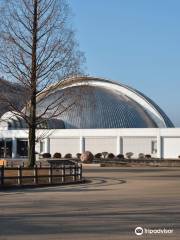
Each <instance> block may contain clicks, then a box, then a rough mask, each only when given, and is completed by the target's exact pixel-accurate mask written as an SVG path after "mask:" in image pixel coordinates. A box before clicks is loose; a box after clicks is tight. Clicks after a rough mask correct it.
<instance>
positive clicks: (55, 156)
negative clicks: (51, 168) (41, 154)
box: [53, 152, 61, 158]
mask: <svg viewBox="0 0 180 240" xmlns="http://www.w3.org/2000/svg"><path fill="white" fill-rule="evenodd" d="M53 158H61V153H58V152H56V153H55V154H54V155H53Z"/></svg>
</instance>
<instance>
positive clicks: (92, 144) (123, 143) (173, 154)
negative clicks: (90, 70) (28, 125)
mask: <svg viewBox="0 0 180 240" xmlns="http://www.w3.org/2000/svg"><path fill="white" fill-rule="evenodd" d="M37 132H38V134H40V135H41V134H42V133H43V132H44V130H38V131H37ZM15 138H16V139H17V140H18V139H28V131H26V130H3V131H0V139H15ZM48 138H49V139H50V141H49V140H48ZM87 139H89V140H87ZM85 140H87V141H86V146H85ZM151 140H156V141H157V157H159V158H161V157H164V158H178V156H179V155H180V128H146V129H145V128H141V129H140V128H139V129H57V130H54V129H53V131H52V132H50V133H49V135H48V136H47V138H46V139H44V140H43V141H44V142H46V144H45V145H46V150H45V151H48V148H49V151H50V153H51V154H54V153H55V152H60V153H62V154H63V155H64V154H66V153H72V154H73V155H75V154H76V153H78V152H82V151H83V150H85V147H86V150H89V149H88V148H91V149H92V152H93V153H97V152H102V151H104V150H105V151H107V152H112V153H114V154H118V153H119V151H120V152H121V153H123V154H125V153H126V152H130V151H131V152H135V153H136V155H137V154H139V153H141V152H142V153H145V154H148V153H150V154H151V144H150V142H151ZM48 141H49V143H48ZM15 146H16V142H15V141H13V153H12V157H14V158H15V157H16V149H15ZM36 149H37V151H38V150H39V147H38V146H37V148H36ZM38 152H39V151H38ZM151 155H152V156H154V155H153V154H151Z"/></svg>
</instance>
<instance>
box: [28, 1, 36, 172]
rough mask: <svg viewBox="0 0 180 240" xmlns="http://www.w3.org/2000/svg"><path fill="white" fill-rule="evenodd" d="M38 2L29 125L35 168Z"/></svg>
mask: <svg viewBox="0 0 180 240" xmlns="http://www.w3.org/2000/svg"><path fill="white" fill-rule="evenodd" d="M37 7H38V3H37V0H34V11H33V30H32V63H31V100H30V116H29V120H30V124H29V148H28V149H29V151H28V160H29V166H30V167H33V166H34V165H35V162H36V155H35V145H36V93H37V89H36V88H37V76H36V75H37V59H36V53H37V28H38V26H37Z"/></svg>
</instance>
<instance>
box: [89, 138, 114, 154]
mask: <svg viewBox="0 0 180 240" xmlns="http://www.w3.org/2000/svg"><path fill="white" fill-rule="evenodd" d="M85 150H86V151H91V152H92V153H93V154H96V153H102V152H109V153H113V154H116V151H117V139H116V138H115V137H85Z"/></svg>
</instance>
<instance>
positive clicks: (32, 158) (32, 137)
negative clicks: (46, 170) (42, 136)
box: [28, 127, 36, 167]
mask: <svg viewBox="0 0 180 240" xmlns="http://www.w3.org/2000/svg"><path fill="white" fill-rule="evenodd" d="M35 142H36V128H34V127H29V148H28V161H29V167H33V166H34V165H35V163H36V154H35Z"/></svg>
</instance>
